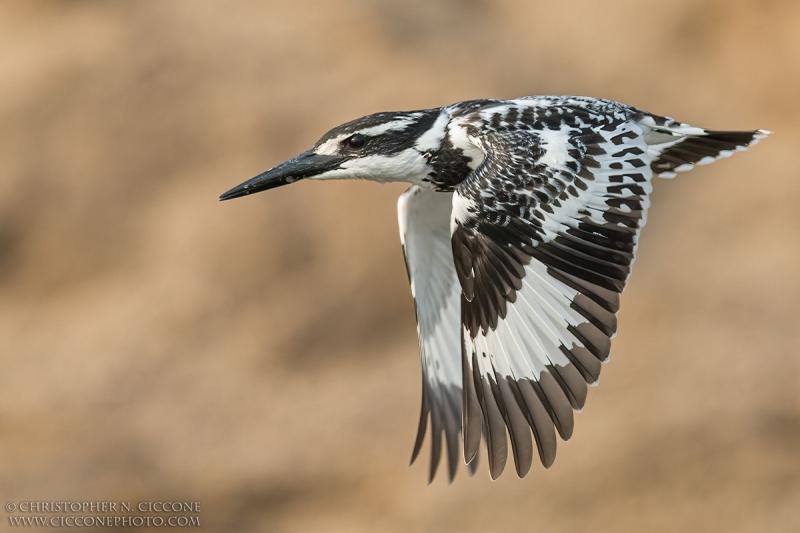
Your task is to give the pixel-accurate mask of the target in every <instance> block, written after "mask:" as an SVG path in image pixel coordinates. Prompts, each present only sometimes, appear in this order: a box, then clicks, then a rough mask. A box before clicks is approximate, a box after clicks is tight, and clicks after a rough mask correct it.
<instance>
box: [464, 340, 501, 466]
mask: <svg viewBox="0 0 800 533" xmlns="http://www.w3.org/2000/svg"><path fill="white" fill-rule="evenodd" d="M478 357H479V356H477V355H476V354H474V353H473V355H472V364H473V377H474V380H475V389H476V390H477V391H478V399H479V400H480V402H481V407H482V408H483V409H482V410H483V413H484V421H485V422H486V425H487V428H486V447H487V448H488V451H489V453H488V456H489V475H490V476H491V477H492V479H493V480H494V479H497V478H498V477H499V476H500V474H502V473H503V469H504V468H505V466H506V460H507V459H508V443H507V442H506V425H505V422H504V420H503V415H502V414H501V413H500V409H499V408H498V406H497V403H496V402H495V399H494V394H493V392H492V389H491V385H490V384H489V379H488V378H487V377H486V372H481V369H480V368H479V366H478V365H479V360H478ZM481 357H482V356H481Z"/></svg>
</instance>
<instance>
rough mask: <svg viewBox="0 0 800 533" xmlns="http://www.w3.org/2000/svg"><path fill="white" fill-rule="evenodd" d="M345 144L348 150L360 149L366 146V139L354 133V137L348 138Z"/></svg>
mask: <svg viewBox="0 0 800 533" xmlns="http://www.w3.org/2000/svg"><path fill="white" fill-rule="evenodd" d="M345 143H347V146H349V147H350V148H361V147H362V146H364V145H365V144H367V138H366V137H364V136H363V135H361V134H360V133H356V134H355V135H351V136H350V137H348V138H347V140H346V141H345Z"/></svg>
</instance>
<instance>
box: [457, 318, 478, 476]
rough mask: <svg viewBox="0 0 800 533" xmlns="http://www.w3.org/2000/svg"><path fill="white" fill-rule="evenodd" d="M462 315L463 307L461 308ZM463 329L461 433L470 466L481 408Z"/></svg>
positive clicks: (475, 448)
mask: <svg viewBox="0 0 800 533" xmlns="http://www.w3.org/2000/svg"><path fill="white" fill-rule="evenodd" d="M462 315H463V306H462ZM465 340H466V339H464V328H462V329H461V368H462V370H461V377H462V380H461V383H462V387H463V393H462V402H463V404H462V411H461V412H462V415H461V416H462V431H463V435H464V462H466V463H467V464H472V462H473V461H476V460H477V455H478V449H479V448H480V444H481V424H482V422H481V419H482V415H481V406H480V401H479V399H478V393H477V391H476V388H475V381H474V380H473V377H472V376H473V368H472V366H471V364H470V360H469V358H468V355H467V350H466V343H465V342H464V341H465Z"/></svg>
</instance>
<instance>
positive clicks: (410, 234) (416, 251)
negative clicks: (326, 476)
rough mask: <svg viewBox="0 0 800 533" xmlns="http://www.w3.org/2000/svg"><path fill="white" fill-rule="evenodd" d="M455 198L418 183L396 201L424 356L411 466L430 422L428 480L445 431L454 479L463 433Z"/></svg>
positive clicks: (439, 451)
mask: <svg viewBox="0 0 800 533" xmlns="http://www.w3.org/2000/svg"><path fill="white" fill-rule="evenodd" d="M452 197H453V195H452V193H444V192H435V191H433V190H431V189H423V188H420V187H418V186H416V185H415V186H413V187H411V188H410V189H408V191H406V192H405V193H404V194H403V195H402V196H400V199H399V200H398V202H397V212H398V218H399V222H400V240H401V242H402V243H403V252H404V254H405V258H406V268H407V269H408V277H409V281H410V282H411V293H412V294H413V296H414V303H415V306H416V312H417V333H418V336H419V345H420V355H421V358H422V412H421V413H420V420H419V429H418V432H417V440H416V443H415V445H414V452H413V454H412V458H411V462H412V463H413V462H414V460H415V459H416V458H417V455H418V454H419V452H420V449H421V448H422V442H423V439H424V438H425V431H426V428H427V425H428V418H430V426H431V462H430V473H429V480H433V476H434V475H435V474H436V468H437V466H438V464H439V458H440V455H441V447H442V432H444V435H445V444H446V446H447V459H448V473H449V477H450V480H451V481H452V479H453V476H455V472H456V469H457V466H458V462H459V458H460V450H459V439H458V435H459V433H461V359H460V356H459V354H460V353H461V341H460V330H461V323H460V317H461V311H460V303H461V302H460V297H461V289H460V286H459V284H458V279H457V277H456V271H455V268H454V266H453V252H452V247H451V245H450V211H451V204H452Z"/></svg>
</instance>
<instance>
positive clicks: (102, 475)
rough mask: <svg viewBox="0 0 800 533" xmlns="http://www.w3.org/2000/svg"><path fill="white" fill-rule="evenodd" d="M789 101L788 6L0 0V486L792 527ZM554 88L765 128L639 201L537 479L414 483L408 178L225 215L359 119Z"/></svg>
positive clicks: (257, 508)
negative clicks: (632, 263) (591, 376)
mask: <svg viewBox="0 0 800 533" xmlns="http://www.w3.org/2000/svg"><path fill="white" fill-rule="evenodd" d="M798 89H800V3H798V2H795V1H793V0H786V1H778V0H773V1H760V0H759V1H756V0H752V1H732V0H717V1H708V0H703V1H698V0H683V1H679V0H675V1H648V2H642V1H632V0H631V1H623V0H620V1H616V2H597V1H590V0H587V1H582V2H579V1H537V2H532V1H524V0H520V1H510V0H509V1H491V2H490V1H488V0H483V1H482V0H460V1H458V0H443V1H440V2H426V1H424V0H415V1H407V2H395V1H391V0H341V1H340V0H336V1H330V2H304V1H296V0H294V1H285V2H278V1H276V2H256V1H252V2H221V1H220V2H212V1H203V2H192V1H175V2H161V1H155V0H152V1H139V2H83V1H81V2H79V1H72V2H30V1H24V2H23V1H19V2H3V3H2V4H0V357H2V359H1V360H0V362H1V363H2V369H1V370H0V500H2V502H6V501H21V500H50V499H58V500H110V501H120V500H132V501H134V502H136V501H140V500H158V499H161V500H183V501H186V500H199V501H201V502H202V512H201V518H202V525H203V530H205V531H225V532H251V531H278V532H284V531H285V532H300V531H326V532H328V531H330V532H334V531H342V532H376V531H389V532H393V531H397V532H400V531H402V532H407V531H442V532H445V531H456V530H457V531H463V532H473V531H475V532H478V531H547V532H572V531H597V532H605V531H608V532H627V531H638V532H650V531H653V532H655V531H658V532H675V531H693V532H706V531H714V532H717V531H719V532H723V531H724V532H745V531H747V532H766V531H769V532H788V531H800V511H799V510H798V509H800V454H799V453H798V451H799V450H800V446H799V445H800V407H799V403H800V364H799V361H800V360H799V359H798V355H799V354H800V342H799V341H798V333H797V332H798V325H799V324H800V312H799V307H800V291H799V290H798V267H799V266H800V253H799V250H798V249H799V248H800V239H799V238H798V229H799V228H800V220H799V219H798V212H800V210H799V209H798V206H800V186H799V185H798V184H799V183H800V180H799V179H798V174H799V173H800V160H799V159H798V157H797V155H798V146H800V97H799V95H798ZM551 93H557V94H584V95H591V96H598V97H605V98H611V99H615V100H620V101H623V102H626V103H629V104H632V105H635V106H638V107H641V108H644V109H647V110H649V111H652V112H654V113H659V114H666V115H671V116H674V117H676V118H678V119H680V120H683V121H686V122H690V123H691V124H693V125H697V126H704V127H710V128H717V129H753V128H767V129H770V130H773V131H774V132H775V134H774V135H773V136H772V137H770V138H769V139H767V140H766V141H764V142H763V143H762V144H760V145H759V146H757V147H755V148H754V149H752V150H751V151H749V152H747V153H746V154H737V155H736V156H734V157H733V158H732V159H729V160H725V161H721V162H718V163H715V164H714V165H712V166H710V167H701V168H699V169H696V170H695V171H693V172H691V173H690V174H684V175H681V176H679V177H678V178H677V179H675V180H672V181H667V180H659V181H658V183H656V187H655V188H656V190H655V194H654V198H653V207H652V209H651V211H650V217H649V222H648V226H647V228H646V229H645V231H644V236H643V239H642V244H641V246H640V248H639V253H638V259H637V263H636V268H635V269H634V274H633V277H632V279H631V281H630V284H629V288H628V290H627V291H626V293H625V294H624V295H623V298H622V301H623V307H622V311H621V314H620V334H619V336H618V337H617V339H616V340H615V344H614V351H613V356H612V361H611V363H610V364H609V365H607V366H606V367H605V369H604V371H603V379H602V383H601V385H600V386H599V387H597V388H594V389H592V391H591V393H590V397H589V401H588V404H587V407H586V408H585V409H584V411H583V413H582V414H580V415H578V417H577V423H576V430H575V435H574V437H573V439H572V440H571V441H570V442H568V443H561V445H560V446H559V455H558V458H557V460H556V463H555V465H554V466H553V467H552V468H551V469H550V470H544V469H542V468H541V467H538V468H537V467H534V468H533V469H532V471H531V473H530V474H529V475H528V477H527V478H525V479H523V480H519V479H517V478H516V477H515V476H514V473H513V468H512V469H510V470H509V469H507V471H506V473H505V475H503V476H502V477H501V478H500V479H499V480H498V481H497V482H494V483H492V482H491V481H490V480H489V477H488V473H487V472H486V463H485V457H484V458H483V459H482V464H481V470H480V471H479V473H478V474H477V475H476V476H475V477H474V478H469V477H468V476H467V475H466V471H465V470H464V469H462V470H461V471H460V472H459V476H458V477H457V478H456V481H455V483H454V484H453V485H451V486H448V484H447V483H446V480H445V479H444V476H441V475H440V476H439V478H438V479H437V480H436V481H435V482H434V483H433V485H431V486H426V484H425V478H426V464H427V460H428V457H427V454H424V455H423V457H422V461H421V462H420V463H419V464H416V465H414V466H413V467H411V468H408V467H407V466H406V465H407V461H408V458H409V456H410V452H411V445H412V442H413V438H414V432H415V429H416V423H417V415H418V409H419V402H420V377H419V375H420V368H419V363H418V355H417V342H416V338H415V327H414V313H413V307H412V300H411V296H410V292H409V289H408V286H407V280H406V276H405V272H404V267H403V260H402V255H401V250H400V245H399V241H398V236H397V227H396V224H397V223H396V214H395V201H396V198H397V196H398V195H399V194H400V193H401V192H402V191H403V190H404V186H403V185H390V186H389V185H387V186H378V185H375V184H369V183H300V184H297V185H294V186H292V187H286V188H283V189H280V190H276V191H272V192H269V193H266V194H263V195H257V196H255V197H252V198H246V199H242V200H236V201H233V202H226V203H219V202H218V201H217V196H218V195H219V194H220V193H222V192H223V191H225V190H227V189H228V188H229V187H231V186H233V185H236V184H238V183H240V182H241V181H244V180H245V179H247V178H250V177H251V176H253V175H255V174H257V173H259V172H261V171H263V170H265V169H266V168H268V167H270V166H272V165H274V164H276V163H278V162H280V161H282V160H284V159H286V158H288V157H290V156H292V155H294V154H295V153H297V152H300V151H302V150H304V149H305V148H307V147H309V146H310V145H311V144H313V143H314V142H315V141H316V139H317V138H318V137H319V136H320V135H321V134H322V133H324V132H325V131H327V130H328V129H329V128H331V127H333V126H335V125H337V124H339V123H342V122H345V121H347V120H350V119H352V118H356V117H358V116H362V115H365V114H368V113H372V112H376V111H383V110H400V109H414V108H426V107H436V106H440V105H445V104H448V103H451V102H454V101H458V100H464V99H469V98H479V97H501V98H510V97H515V96H521V95H531V94H551ZM440 474H441V472H440ZM2 518H3V521H2V523H3V524H4V525H5V526H7V524H8V522H7V516H6V515H5V514H4V515H3V517H2Z"/></svg>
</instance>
